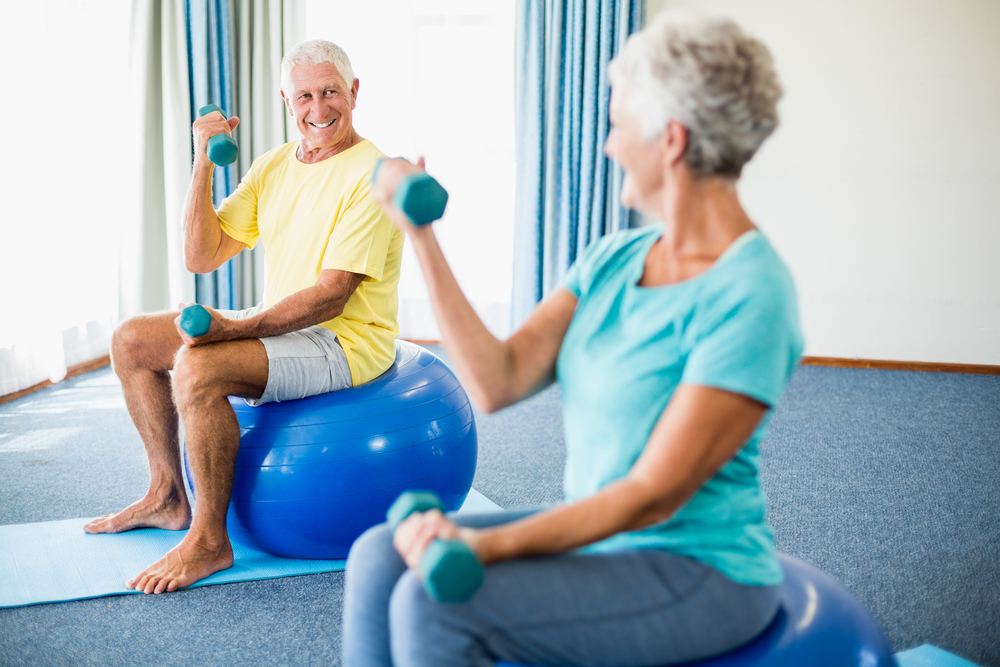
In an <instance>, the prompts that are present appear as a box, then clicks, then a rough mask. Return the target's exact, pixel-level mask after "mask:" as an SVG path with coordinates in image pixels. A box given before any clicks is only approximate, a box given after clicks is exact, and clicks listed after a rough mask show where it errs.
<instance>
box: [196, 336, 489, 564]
mask: <svg viewBox="0 0 1000 667" xmlns="http://www.w3.org/2000/svg"><path fill="white" fill-rule="evenodd" d="M230 403H231V404H232V406H233V409H234V410H235V412H236V417H237V419H238V420H239V423H240V434H241V435H240V450H239V454H238V455H237V459H236V470H235V474H234V478H233V492H232V498H231V500H230V503H229V513H228V516H227V521H226V525H227V529H228V531H229V537H230V538H231V539H232V540H233V541H235V542H240V543H243V544H247V545H251V546H254V547H256V548H258V549H261V550H262V551H265V552H267V553H271V554H274V555H277V556H287V557H291V558H333V559H336V558H346V557H347V552H348V551H349V550H350V548H351V544H352V543H353V542H354V540H355V539H356V538H357V537H358V536H359V535H361V533H363V532H364V531H365V530H367V529H368V528H370V527H371V526H373V525H375V524H377V523H381V522H382V521H385V513H386V510H388V508H389V506H390V505H391V504H392V502H393V501H394V500H396V498H397V497H398V496H399V494H401V493H402V492H403V491H406V490H408V489H416V488H419V489H426V490H430V491H434V492H435V493H437V494H438V495H439V496H440V497H441V499H442V501H443V502H444V505H445V509H446V510H449V511H450V510H456V509H458V508H459V507H461V506H462V503H463V502H464V501H465V497H466V496H467V495H468V493H469V490H470V489H471V488H472V478H473V476H474V475H475V472H476V455H477V441H476V422H475V418H474V416H473V411H472V406H471V405H470V403H469V398H468V396H466V394H465V390H463V389H462V386H461V384H459V381H458V378H456V377H455V375H454V373H452V372H451V370H450V369H449V368H448V366H447V365H445V363H444V362H443V361H441V359H439V358H438V357H437V356H435V355H434V354H433V353H431V352H429V351H428V350H426V349H424V348H421V347H420V346H418V345H414V344H413V343H408V342H405V341H397V342H396V361H395V362H394V363H393V365H392V366H390V367H389V369H388V370H387V371H386V372H385V373H383V374H382V375H380V376H379V377H378V378H376V379H374V380H372V381H371V382H368V383H367V384H363V385H361V386H358V387H353V388H350V389H342V390H340V391H334V392H330V393H328V394H321V395H319V396H311V397H309V398H303V399H299V400H293V401H282V402H279V403H266V404H264V405H261V406H257V407H252V406H250V405H247V404H246V402H245V401H243V400H242V399H238V398H230ZM185 464H186V461H185ZM188 477H189V479H190V475H189V476H188Z"/></svg>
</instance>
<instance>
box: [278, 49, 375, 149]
mask: <svg viewBox="0 0 1000 667" xmlns="http://www.w3.org/2000/svg"><path fill="white" fill-rule="evenodd" d="M290 81H291V85H290V86H289V88H290V89H291V90H290V92H285V91H281V97H282V98H284V100H285V104H286V105H287V106H288V109H289V111H291V113H292V115H293V116H294V117H295V124H296V126H297V127H298V129H299V134H301V135H302V142H303V147H304V148H305V149H306V150H312V149H316V148H327V147H329V148H335V147H338V146H340V145H344V144H347V143H350V142H351V140H352V139H353V137H354V128H353V125H352V114H353V111H354V105H355V104H356V102H357V95H358V80H357V79H354V81H352V82H350V83H348V82H347V81H345V80H344V77H342V76H341V75H340V72H338V71H337V68H336V67H335V66H334V65H333V64H332V63H320V64H318V65H309V64H301V65H296V66H295V67H293V68H292V72H291V77H290Z"/></svg>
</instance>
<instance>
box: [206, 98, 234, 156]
mask: <svg viewBox="0 0 1000 667" xmlns="http://www.w3.org/2000/svg"><path fill="white" fill-rule="evenodd" d="M213 111H218V112H219V113H221V114H222V117H223V118H225V117H226V114H225V113H223V111H222V109H220V108H219V107H217V106H215V105H214V104H206V105H205V106H203V107H202V108H200V109H198V118H201V117H202V116H204V115H206V114H210V113H212V112H213ZM205 152H206V153H208V159H209V160H211V161H212V162H214V163H215V164H217V165H219V166H220V167H225V166H226V165H229V164H232V163H234V162H236V157H237V156H238V155H239V154H240V147H239V146H237V145H236V140H235V139H233V137H232V136H231V135H228V134H217V135H215V136H214V137H212V138H211V139H209V140H208V147H207V148H206V149H205Z"/></svg>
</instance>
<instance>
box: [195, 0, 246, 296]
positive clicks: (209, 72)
mask: <svg viewBox="0 0 1000 667" xmlns="http://www.w3.org/2000/svg"><path fill="white" fill-rule="evenodd" d="M230 14H231V12H230V0H186V1H185V15H186V18H187V28H188V31H187V33H188V75H189V76H188V80H189V81H190V85H191V119H192V122H194V119H195V118H197V117H198V116H197V114H198V109H200V108H201V107H203V106H205V105H206V104H216V105H218V106H219V107H220V108H221V109H222V110H223V112H224V113H225V114H226V117H227V118H228V117H230V116H232V115H233V114H234V108H233V66H232V60H233V58H232V46H231V44H230V34H231V31H232V27H231V22H230ZM237 179H238V175H237V173H236V164H231V165H229V166H228V167H216V168H215V175H214V178H213V184H212V198H213V200H214V202H215V205H216V206H218V205H219V204H220V203H221V202H222V200H223V199H225V198H226V197H227V196H229V195H230V194H231V193H232V191H233V190H234V189H235V188H236V185H237V182H238V181H237ZM239 282H240V281H239V265H238V263H237V260H230V261H229V262H226V264H225V265H224V266H222V267H220V268H219V269H218V270H216V271H213V272H212V273H206V274H200V275H198V276H196V277H195V298H196V300H197V301H198V303H201V304H204V305H206V306H211V307H213V308H225V309H238V308H242V307H245V305H244V304H241V303H240V302H239Z"/></svg>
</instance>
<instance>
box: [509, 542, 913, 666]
mask: <svg viewBox="0 0 1000 667" xmlns="http://www.w3.org/2000/svg"><path fill="white" fill-rule="evenodd" d="M778 558H779V560H780V561H781V568H782V570H784V572H785V581H784V583H783V584H782V585H781V594H780V598H781V606H780V608H779V610H778V614H777V616H775V618H774V621H772V622H771V625H770V626H769V627H768V628H767V630H765V631H764V632H763V633H762V634H761V635H760V636H759V637H757V638H756V639H754V640H753V641H751V642H750V643H749V644H747V645H746V646H743V647H741V648H739V649H737V650H735V651H732V652H730V653H726V654H725V655H722V656H719V657H716V658H711V659H709V660H703V661H701V662H691V663H684V665H685V667H802V666H805V665H808V667H897V663H896V658H895V657H894V656H893V654H892V648H891V647H890V646H889V641H888V640H887V639H886V638H885V635H884V634H882V629H881V628H880V627H879V624H878V622H877V621H876V620H875V619H874V618H873V617H872V615H871V613H869V611H868V610H867V609H865V606H864V605H863V604H861V602H860V601H859V600H858V599H857V598H856V597H854V595H852V594H851V592H850V591H848V590H847V589H846V588H845V587H844V586H843V585H842V584H841V583H840V582H838V581H837V580H836V579H834V578H833V577H830V576H829V575H826V574H824V573H823V572H820V571H819V570H817V569H816V568H814V567H812V566H810V565H806V564H805V563H803V562H802V561H800V560H797V559H795V558H792V557H791V556H788V555H785V554H779V555H778ZM497 667H527V666H522V665H514V664H512V663H509V662H498V663H497Z"/></svg>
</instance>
